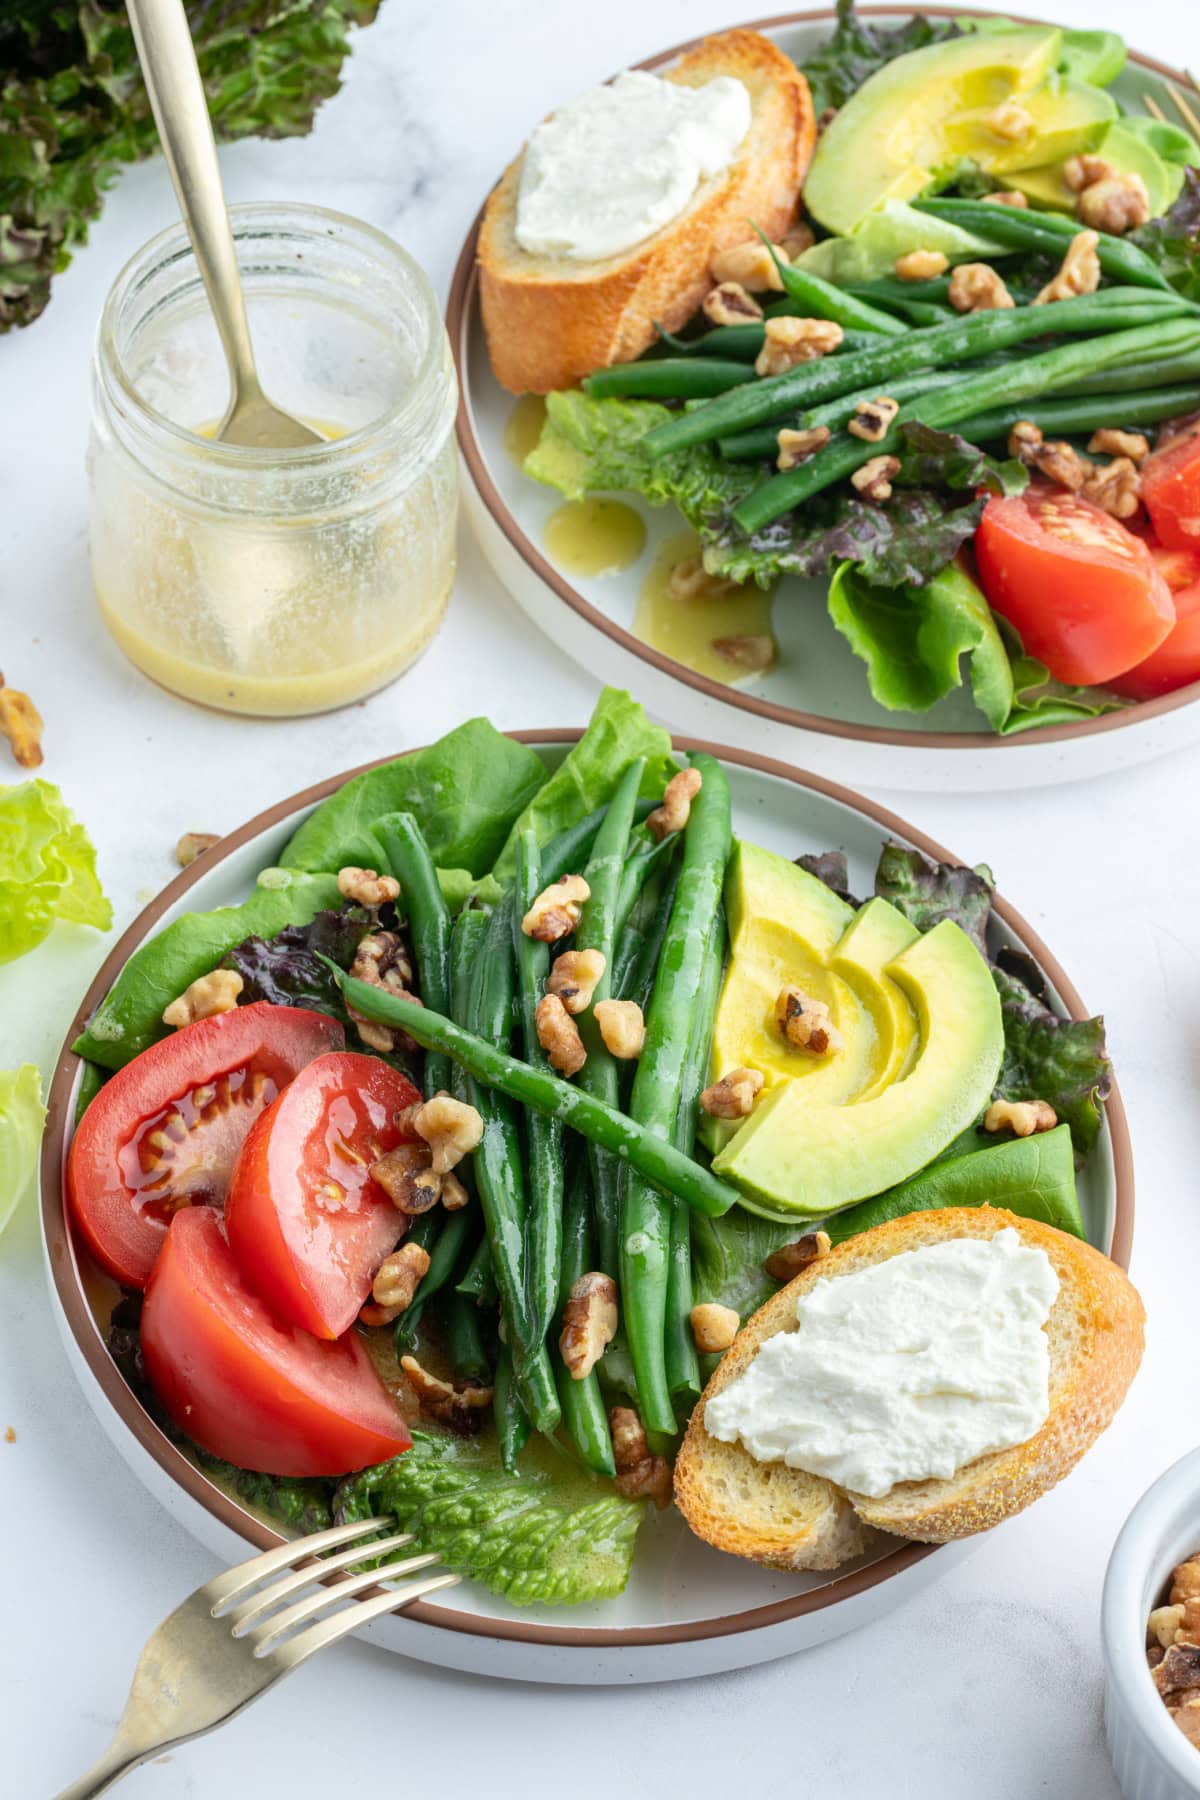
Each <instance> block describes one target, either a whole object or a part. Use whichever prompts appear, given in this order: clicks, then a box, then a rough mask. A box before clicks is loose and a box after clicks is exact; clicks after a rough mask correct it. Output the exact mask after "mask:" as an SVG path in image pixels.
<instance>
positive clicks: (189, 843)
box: [175, 831, 221, 869]
mask: <svg viewBox="0 0 1200 1800" xmlns="http://www.w3.org/2000/svg"><path fill="white" fill-rule="evenodd" d="M220 841H221V839H220V837H219V836H218V834H217V833H216V832H215V831H185V832H184V834H183V836H182V837H181V838H180V839H179V842H178V843H177V844H176V846H175V861H176V862H177V863H178V864H179V866H180V868H181V869H190V868H191V866H192V864H193V863H194V862H195V860H196V858H197V857H198V856H203V855H204V852H205V851H206V850H211V849H212V847H213V845H214V844H219V843H220Z"/></svg>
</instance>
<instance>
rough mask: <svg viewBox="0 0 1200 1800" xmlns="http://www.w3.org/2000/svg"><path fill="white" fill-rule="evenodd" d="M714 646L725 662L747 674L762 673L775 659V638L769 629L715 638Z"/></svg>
mask: <svg viewBox="0 0 1200 1800" xmlns="http://www.w3.org/2000/svg"><path fill="white" fill-rule="evenodd" d="M712 647H713V649H714V650H715V651H716V653H717V655H718V656H719V657H720V658H721V660H722V661H723V662H727V663H732V664H733V665H734V667H735V668H737V669H742V670H744V672H745V673H746V674H747V675H757V674H761V672H762V670H763V669H769V668H770V667H771V664H772V663H773V662H774V661H775V651H776V644H775V639H774V638H773V637H772V636H771V634H770V632H768V631H756V632H748V633H746V635H745V636H743V637H719V638H714V639H713V641H712Z"/></svg>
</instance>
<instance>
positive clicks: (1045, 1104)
mask: <svg viewBox="0 0 1200 1800" xmlns="http://www.w3.org/2000/svg"><path fill="white" fill-rule="evenodd" d="M1057 1124H1058V1114H1057V1113H1056V1112H1055V1110H1054V1108H1053V1107H1052V1106H1051V1104H1050V1102H1049V1101H1048V1100H993V1101H992V1104H991V1105H990V1106H989V1107H988V1109H987V1111H986V1112H985V1113H984V1115H983V1129H984V1130H985V1131H1011V1132H1012V1133H1013V1135H1014V1136H1015V1137H1033V1136H1034V1135H1035V1133H1037V1132H1039V1131H1053V1130H1054V1127H1055V1126H1056V1125H1057Z"/></svg>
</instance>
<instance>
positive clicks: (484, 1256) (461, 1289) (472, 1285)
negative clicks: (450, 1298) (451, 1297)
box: [454, 1214, 496, 1306]
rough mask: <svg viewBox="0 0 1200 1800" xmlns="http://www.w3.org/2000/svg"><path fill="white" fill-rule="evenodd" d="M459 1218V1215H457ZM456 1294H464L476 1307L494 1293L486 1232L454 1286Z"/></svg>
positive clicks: (490, 1254) (489, 1246)
mask: <svg viewBox="0 0 1200 1800" xmlns="http://www.w3.org/2000/svg"><path fill="white" fill-rule="evenodd" d="M459 1216H460V1217H461V1214H460V1215H459ZM454 1291H455V1293H456V1294H466V1295H467V1296H468V1297H469V1298H470V1299H472V1300H474V1301H475V1303H476V1304H477V1305H478V1306H482V1305H483V1304H484V1302H485V1301H486V1299H487V1297H488V1295H489V1294H491V1295H492V1296H494V1295H495V1292H496V1278H495V1276H494V1274H493V1273H492V1247H491V1245H490V1244H489V1243H488V1241H487V1234H486V1232H485V1233H484V1235H483V1236H482V1237H481V1238H480V1240H479V1242H478V1243H477V1244H476V1246H475V1250H474V1254H473V1255H472V1257H471V1260H470V1262H469V1263H468V1264H467V1266H466V1268H465V1269H464V1270H463V1272H462V1275H461V1276H460V1277H459V1279H458V1281H456V1282H455V1284H454Z"/></svg>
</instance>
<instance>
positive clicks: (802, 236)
mask: <svg viewBox="0 0 1200 1800" xmlns="http://www.w3.org/2000/svg"><path fill="white" fill-rule="evenodd" d="M816 241H817V239H816V233H815V232H814V231H813V228H812V226H811V225H805V224H804V222H803V220H799V219H798V220H797V221H796V223H795V224H794V225H789V226H788V228H787V230H786V231H785V232H784V234H783V236H782V237H781V238H780V240H779V248H780V249H781V250H782V251H783V253H784V255H785V256H786V257H787V259H788V261H789V262H795V260H796V258H797V257H798V256H803V255H804V252H805V251H806V250H811V249H812V247H813V245H814V244H815V243H816Z"/></svg>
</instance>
